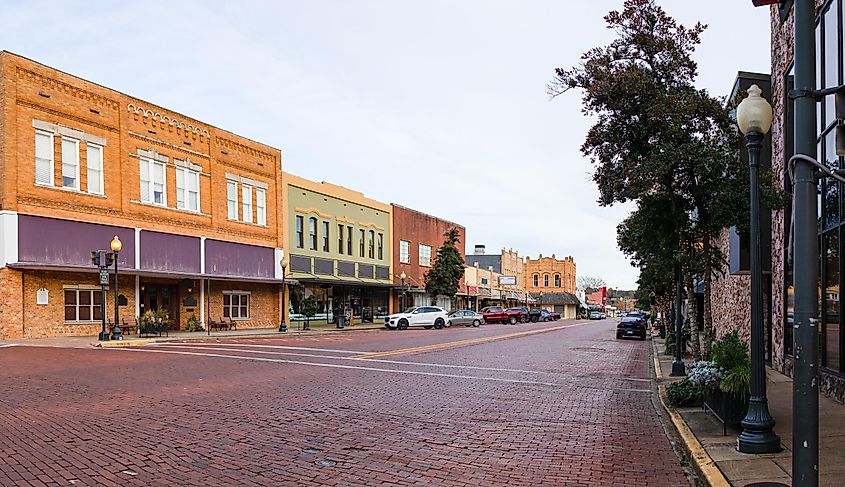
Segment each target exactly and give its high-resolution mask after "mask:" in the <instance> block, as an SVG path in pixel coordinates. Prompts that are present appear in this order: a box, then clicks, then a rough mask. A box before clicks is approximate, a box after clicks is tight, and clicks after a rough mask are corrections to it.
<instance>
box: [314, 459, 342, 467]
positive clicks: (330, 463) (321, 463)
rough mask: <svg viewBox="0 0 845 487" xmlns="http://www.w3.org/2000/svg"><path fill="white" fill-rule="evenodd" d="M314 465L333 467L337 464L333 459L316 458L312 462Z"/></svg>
mask: <svg viewBox="0 0 845 487" xmlns="http://www.w3.org/2000/svg"><path fill="white" fill-rule="evenodd" d="M314 465H319V466H321V467H334V466H335V465H337V462H336V461H334V460H317V461H316V462H314Z"/></svg>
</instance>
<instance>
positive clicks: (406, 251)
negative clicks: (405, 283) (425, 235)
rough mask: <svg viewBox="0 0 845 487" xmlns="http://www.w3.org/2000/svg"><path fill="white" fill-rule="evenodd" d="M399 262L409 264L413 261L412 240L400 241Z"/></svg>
mask: <svg viewBox="0 0 845 487" xmlns="http://www.w3.org/2000/svg"><path fill="white" fill-rule="evenodd" d="M399 262H401V263H403V264H409V263H410V262H411V242H408V241H407V240H400V241H399Z"/></svg>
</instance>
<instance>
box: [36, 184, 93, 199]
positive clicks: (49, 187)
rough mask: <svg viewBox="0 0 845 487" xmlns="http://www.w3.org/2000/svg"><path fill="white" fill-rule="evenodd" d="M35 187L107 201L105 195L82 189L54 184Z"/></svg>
mask: <svg viewBox="0 0 845 487" xmlns="http://www.w3.org/2000/svg"><path fill="white" fill-rule="evenodd" d="M35 186H37V187H39V188H45V189H52V190H55V191H64V192H65V193H75V194H81V195H83V196H93V197H95V198H103V199H106V195H105V194H100V193H89V192H87V191H82V190H80V189H74V188H65V187H64V186H55V185H52V184H45V183H35Z"/></svg>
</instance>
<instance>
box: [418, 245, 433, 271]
mask: <svg viewBox="0 0 845 487" xmlns="http://www.w3.org/2000/svg"><path fill="white" fill-rule="evenodd" d="M420 265H421V266H424V267H431V245H425V244H420Z"/></svg>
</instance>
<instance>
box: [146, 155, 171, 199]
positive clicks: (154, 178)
mask: <svg viewBox="0 0 845 487" xmlns="http://www.w3.org/2000/svg"><path fill="white" fill-rule="evenodd" d="M166 188H167V185H166V184H165V170H164V163H163V162H160V161H154V160H152V159H145V158H141V202H143V203H151V204H154V205H161V206H167V194H166Z"/></svg>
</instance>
